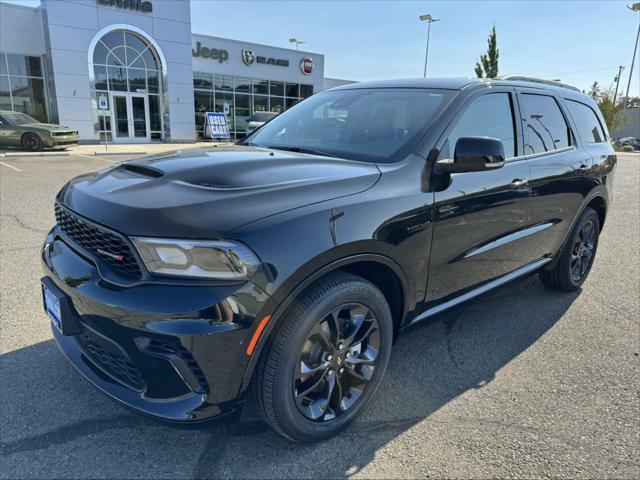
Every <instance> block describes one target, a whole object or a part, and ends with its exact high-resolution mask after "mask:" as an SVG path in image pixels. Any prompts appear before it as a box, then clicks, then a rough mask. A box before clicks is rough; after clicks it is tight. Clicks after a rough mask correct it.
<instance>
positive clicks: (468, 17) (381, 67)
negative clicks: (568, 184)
mask: <svg viewBox="0 0 640 480" xmlns="http://www.w3.org/2000/svg"><path fill="white" fill-rule="evenodd" d="M3 1H4V0H3ZM11 1H13V3H27V4H31V5H34V4H36V5H37V4H38V3H39V2H38V1H26V2H19V1H16V0H11ZM155 1H162V0H155ZM630 1H631V0H629V1H627V2H625V1H618V0H604V1H540V0H538V1H524V0H523V1H486V2H485V1H461V0H457V1H390V0H389V1H369V0H359V1H349V0H346V1H345V0H337V1H302V0H300V1H264V0H263V1H214V0H191V18H192V31H193V32H197V33H202V34H209V35H217V36H222V37H229V38H235V39H239V40H247V41H252V42H258V43H266V44H270V45H277V46H283V47H287V46H289V45H290V44H289V43H288V42H287V39H288V38H289V37H297V38H298V39H299V40H305V41H306V44H305V45H303V46H301V49H305V50H309V51H312V52H318V53H324V54H325V62H326V63H325V75H326V76H328V77H337V78H346V79H352V80H374V79H384V78H401V77H419V76H422V69H423V62H424V49H425V41H426V25H425V24H423V23H421V22H419V20H418V15H420V14H423V13H431V14H432V15H433V16H434V17H435V18H440V19H441V21H440V22H437V23H434V24H433V25H432V29H431V43H430V48H429V71H428V74H429V75H430V76H474V73H473V67H474V65H475V61H476V59H477V58H478V57H479V55H480V53H482V52H483V51H484V50H485V49H486V37H487V34H488V33H489V30H490V29H491V26H492V25H493V24H495V26H496V29H497V33H498V47H499V48H500V73H501V74H508V73H509V74H519V75H531V76H540V77H543V78H559V79H561V80H562V81H565V82H567V83H571V84H573V85H576V86H577V87H579V88H582V89H586V88H588V87H589V86H590V85H591V83H592V82H593V81H594V80H598V81H599V82H600V83H601V84H603V85H609V84H611V83H612V82H613V78H614V76H615V75H616V73H617V66H618V65H625V66H626V69H625V71H624V72H623V75H622V81H621V85H622V84H624V89H626V83H627V80H628V74H629V70H630V64H631V56H632V54H633V46H634V42H635V36H636V32H637V29H638V23H639V22H640V14H638V13H633V12H631V11H630V10H628V9H627V8H626V7H625V4H626V3H630ZM639 64H640V59H639V58H636V65H635V68H634V72H633V73H634V76H633V79H632V82H631V94H632V95H640V75H639V73H638V72H639V70H640V69H639V67H638V65H639Z"/></svg>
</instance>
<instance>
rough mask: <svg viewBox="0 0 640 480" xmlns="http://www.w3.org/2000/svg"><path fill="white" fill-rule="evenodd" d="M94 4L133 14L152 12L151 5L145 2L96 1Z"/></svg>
mask: <svg viewBox="0 0 640 480" xmlns="http://www.w3.org/2000/svg"><path fill="white" fill-rule="evenodd" d="M96 3H97V4H98V5H99V6H105V7H116V8H122V9H125V10H133V11H135V12H142V13H151V12H153V4H152V3H151V2H149V1H147V0H96Z"/></svg>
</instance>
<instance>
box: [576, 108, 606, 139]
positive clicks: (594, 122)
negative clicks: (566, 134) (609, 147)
mask: <svg viewBox="0 0 640 480" xmlns="http://www.w3.org/2000/svg"><path fill="white" fill-rule="evenodd" d="M567 108H568V109H569V113H571V116H572V117H573V119H574V120H575V122H576V127H577V128H578V134H579V135H580V138H581V139H582V141H583V142H587V143H601V142H604V141H605V140H606V138H607V137H606V135H605V134H604V130H603V129H602V125H601V124H600V120H598V116H597V115H596V112H594V111H593V110H592V108H591V107H589V106H588V105H585V104H584V103H580V102H575V101H573V100H567Z"/></svg>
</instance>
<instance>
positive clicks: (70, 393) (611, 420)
mask: <svg viewBox="0 0 640 480" xmlns="http://www.w3.org/2000/svg"><path fill="white" fill-rule="evenodd" d="M124 158H127V157H113V156H109V157H100V156H96V155H84V156H78V155H70V156H65V157H56V156H48V157H33V158H2V159H0V160H1V161H0V214H1V217H0V279H1V283H0V327H1V331H0V333H1V343H0V402H1V404H0V408H1V415H0V439H1V447H2V457H1V458H0V478H3V479H4V478H7V479H8V478H214V477H215V478H283V477H290V478H309V477H313V478H319V477H322V478H343V477H351V476H353V477H356V478H399V477H402V478H425V477H436V478H441V477H463V478H488V477H491V478H495V477H501V478H504V477H556V478H557V477H572V478H575V477H580V478H640V399H639V398H640V397H639V395H640V357H639V352H640V155H638V154H620V155H619V164H618V169H617V175H616V183H615V199H614V205H613V208H612V210H611V212H610V214H609V216H608V218H607V221H606V224H605V228H604V232H603V234H602V237H601V243H600V246H599V250H598V256H597V259H596V263H595V265H594V268H593V270H592V272H591V275H590V277H589V279H588V280H587V282H586V283H585V284H584V286H583V288H582V289H581V290H580V291H579V292H576V293H569V294H567V293H559V292H554V291H550V290H546V289H545V288H544V287H543V286H542V284H541V283H540V282H539V281H538V280H537V277H535V276H533V277H529V278H526V279H523V280H519V281H516V282H515V283H512V284H510V285H509V286H507V287H505V288H503V289H501V290H497V291H494V292H492V293H490V294H488V295H486V296H484V297H482V298H480V299H477V300H474V301H471V302H469V303H466V304H464V305H462V306H460V307H458V308H456V309H454V310H451V311H449V312H446V313H444V314H441V315H439V316H438V317H436V318H434V319H433V320H431V321H429V322H428V323H424V324H422V325H420V326H417V327H415V328H412V329H411V330H409V331H408V332H406V334H404V335H403V336H401V337H400V339H399V340H398V342H397V344H396V345H395V347H394V350H393V353H392V358H391V363H390V365H389V369H388V371H387V374H386V376H385V379H384V381H383V384H382V386H381V388H380V390H379V391H378V394H377V396H376V398H375V400H374V401H373V402H372V405H371V406H370V408H369V409H368V410H367V412H366V413H365V415H364V416H363V418H361V419H360V420H359V421H358V422H356V423H355V424H354V425H353V426H352V427H351V428H350V429H349V430H347V431H346V432H345V433H344V434H342V435H340V436H338V437H337V438H334V439H332V440H330V441H327V442H324V443H320V444H313V445H296V444H292V443H289V442H287V441H286V440H283V439H282V438H280V437H278V436H277V435H275V434H274V433H273V432H271V431H270V430H269V429H268V428H267V427H265V426H264V425H262V424H261V423H260V422H259V421H258V420H257V419H256V418H255V416H254V415H253V413H252V412H251V411H248V412H246V414H244V415H243V418H242V419H241V420H240V421H239V422H237V423H233V424H229V425H223V426H218V427H209V428H205V429H197V430H193V429H179V428H176V427H172V426H168V425H165V424H161V423H156V422H154V421H151V420H147V419H145V418H142V417H141V416H139V415H136V414H134V413H131V412H129V411H128V410H126V409H124V408H122V407H120V406H118V405H116V404H114V403H113V402H112V401H110V400H109V399H107V398H105V397H104V396H103V395H101V394H100V393H99V392H98V391H97V390H95V389H94V388H93V387H92V386H90V385H89V384H88V383H87V382H86V381H84V380H83V379H82V378H80V376H79V375H78V374H77V372H76V371H75V370H74V369H73V367H71V366H70V365H69V364H68V363H67V361H66V360H65V359H64V358H63V356H62V354H61V353H60V352H59V351H58V350H57V347H56V346H55V344H54V342H53V340H52V336H51V331H50V327H49V321H48V319H47V317H46V316H45V314H44V313H43V312H42V306H41V293H40V285H39V279H40V265H39V260H38V253H39V248H40V246H41V242H42V240H43V238H44V236H45V234H46V232H47V231H48V229H49V228H50V227H51V225H52V224H53V223H54V215H53V199H54V196H55V194H56V192H57V191H58V190H59V189H60V188H61V187H62V185H63V184H64V183H65V181H66V180H67V179H69V178H71V177H73V176H75V175H78V174H80V173H83V172H87V171H91V170H96V169H100V168H104V167H107V166H109V165H110V164H112V163H113V162H116V161H119V160H122V159H124Z"/></svg>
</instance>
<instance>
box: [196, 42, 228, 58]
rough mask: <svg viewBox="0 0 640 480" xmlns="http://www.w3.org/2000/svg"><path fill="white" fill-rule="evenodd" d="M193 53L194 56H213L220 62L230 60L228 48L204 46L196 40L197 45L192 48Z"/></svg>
mask: <svg viewBox="0 0 640 480" xmlns="http://www.w3.org/2000/svg"><path fill="white" fill-rule="evenodd" d="M191 54H192V55H193V56H194V57H202V58H211V59H212V60H218V62H219V63H222V62H226V61H227V60H229V52H228V51H227V50H222V49H217V48H207V47H203V46H202V45H201V44H200V42H196V47H195V48H194V49H193V50H191Z"/></svg>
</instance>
